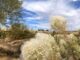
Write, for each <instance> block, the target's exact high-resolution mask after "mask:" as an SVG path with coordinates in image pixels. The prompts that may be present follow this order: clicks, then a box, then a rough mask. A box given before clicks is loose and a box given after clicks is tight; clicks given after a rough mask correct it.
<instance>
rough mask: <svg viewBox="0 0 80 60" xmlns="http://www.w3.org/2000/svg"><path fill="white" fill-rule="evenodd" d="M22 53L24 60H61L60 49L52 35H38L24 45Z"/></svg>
mask: <svg viewBox="0 0 80 60" xmlns="http://www.w3.org/2000/svg"><path fill="white" fill-rule="evenodd" d="M21 52H22V53H21V57H22V60H61V55H60V53H59V47H58V46H57V43H56V41H55V40H54V37H52V36H51V35H50V34H45V33H37V35H36V37H35V38H33V39H31V40H30V41H26V42H25V43H24V44H23V45H22V48H21Z"/></svg>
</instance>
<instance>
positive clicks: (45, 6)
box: [22, 1, 50, 12]
mask: <svg viewBox="0 0 80 60" xmlns="http://www.w3.org/2000/svg"><path fill="white" fill-rule="evenodd" d="M49 6H50V3H49V2H47V1H46V2H24V3H23V5H22V7H24V8H25V9H28V10H30V11H35V12H37V11H40V12H47V11H48V10H49Z"/></svg>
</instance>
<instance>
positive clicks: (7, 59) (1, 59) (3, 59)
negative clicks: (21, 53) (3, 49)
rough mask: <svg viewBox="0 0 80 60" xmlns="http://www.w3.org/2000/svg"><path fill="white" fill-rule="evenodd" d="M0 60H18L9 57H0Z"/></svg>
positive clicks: (17, 59)
mask: <svg viewBox="0 0 80 60" xmlns="http://www.w3.org/2000/svg"><path fill="white" fill-rule="evenodd" d="M0 60H19V58H13V57H9V56H0Z"/></svg>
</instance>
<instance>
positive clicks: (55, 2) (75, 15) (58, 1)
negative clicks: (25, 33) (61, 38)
mask: <svg viewBox="0 0 80 60" xmlns="http://www.w3.org/2000/svg"><path fill="white" fill-rule="evenodd" d="M70 1H77V0H50V1H46V2H24V3H23V5H22V7H24V8H25V9H28V10H30V11H34V12H44V13H45V14H46V13H48V14H49V15H50V16H54V15H62V16H65V17H66V18H67V19H68V20H67V21H68V25H69V26H68V27H69V28H70V29H73V30H75V29H78V28H80V14H79V13H80V9H73V8H72V7H70V6H69V5H67V3H68V2H70ZM42 18H44V17H43V13H41V15H40V16H39V17H36V18H35V19H42ZM29 19H34V18H29ZM33 26H34V25H33ZM35 26H37V27H49V26H47V25H46V23H44V24H39V25H35Z"/></svg>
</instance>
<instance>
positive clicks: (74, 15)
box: [51, 0, 80, 30]
mask: <svg viewBox="0 0 80 60" xmlns="http://www.w3.org/2000/svg"><path fill="white" fill-rule="evenodd" d="M70 1H77V0H56V1H55V2H52V3H53V4H52V10H51V16H55V15H62V16H65V17H66V18H67V19H68V20H67V21H68V28H70V29H72V30H75V29H80V9H73V8H72V7H71V6H69V5H68V2H70Z"/></svg>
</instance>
